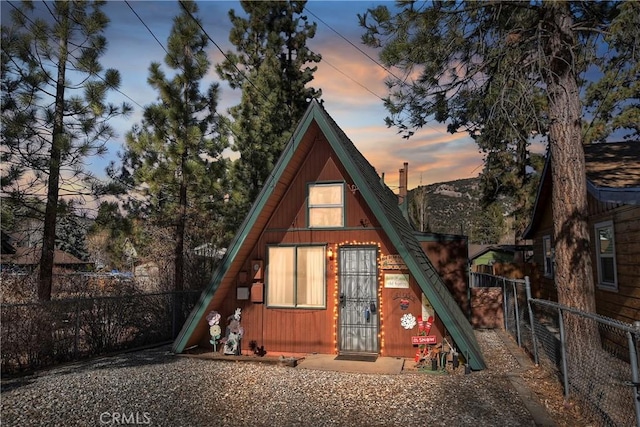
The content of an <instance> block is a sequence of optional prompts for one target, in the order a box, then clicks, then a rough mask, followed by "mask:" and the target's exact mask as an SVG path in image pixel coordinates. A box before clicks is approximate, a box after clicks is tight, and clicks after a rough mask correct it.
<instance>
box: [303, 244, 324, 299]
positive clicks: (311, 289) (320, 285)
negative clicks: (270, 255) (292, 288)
mask: <svg viewBox="0 0 640 427" xmlns="http://www.w3.org/2000/svg"><path fill="white" fill-rule="evenodd" d="M324 272H325V260H324V248H323V247H320V246H311V247H299V248H298V277H297V279H298V280H297V297H298V304H297V305H298V306H306V307H318V306H324V283H325V280H324Z"/></svg>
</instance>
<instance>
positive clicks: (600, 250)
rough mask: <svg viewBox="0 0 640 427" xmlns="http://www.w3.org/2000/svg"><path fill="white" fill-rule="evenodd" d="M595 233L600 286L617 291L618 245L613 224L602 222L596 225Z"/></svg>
mask: <svg viewBox="0 0 640 427" xmlns="http://www.w3.org/2000/svg"><path fill="white" fill-rule="evenodd" d="M595 231H596V261H597V264H598V265H597V267H598V286H599V287H601V288H604V289H611V290H617V289H618V280H617V272H616V245H615V238H614V234H613V222H612V221H605V222H600V223H598V224H596V225H595Z"/></svg>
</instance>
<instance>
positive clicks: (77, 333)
mask: <svg viewBox="0 0 640 427" xmlns="http://www.w3.org/2000/svg"><path fill="white" fill-rule="evenodd" d="M79 339H80V302H79V301H76V326H75V331H74V337H73V359H74V360H76V359H77V358H78V341H79Z"/></svg>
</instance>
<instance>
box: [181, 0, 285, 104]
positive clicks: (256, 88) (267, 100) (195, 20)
mask: <svg viewBox="0 0 640 427" xmlns="http://www.w3.org/2000/svg"><path fill="white" fill-rule="evenodd" d="M179 1H180V6H182V8H183V9H184V11H185V12H187V13H188V14H189V16H190V17H191V19H193V22H195V23H196V25H198V27H200V30H202V32H203V33H204V35H206V36H207V38H208V39H209V40H210V41H211V43H213V45H214V46H215V47H216V48H217V49H218V50H219V51H220V53H221V54H222V56H224V58H225V59H226V60H227V61H228V62H229V63H230V64H231V65H233V68H235V69H236V71H237V72H238V73H239V74H240V75H241V76H242V78H243V79H245V80H246V81H247V82H249V84H250V85H251V86H253V88H254V89H255V90H256V91H258V93H259V94H260V95H262V97H263V98H264V100H265V101H266V102H267V103H270V101H269V97H268V96H267V95H266V94H265V93H264V92H263V91H262V90H260V89H259V88H258V86H256V85H255V84H254V83H253V82H252V81H251V79H249V77H247V76H246V75H245V73H244V72H242V71H241V70H240V68H238V66H237V65H236V64H235V63H234V62H233V61H231V60H230V59H229V57H228V56H227V54H226V53H225V52H224V51H223V50H222V48H220V46H219V45H218V43H216V41H215V40H213V38H211V36H210V35H209V33H207V31H206V30H205V29H204V27H202V24H201V23H200V21H198V20H197V19H196V17H195V16H193V14H192V13H191V11H190V10H189V9H187V7H186V6H185V5H184V2H183V1H182V0H179ZM272 107H273V108H279V107H278V106H276V105H272Z"/></svg>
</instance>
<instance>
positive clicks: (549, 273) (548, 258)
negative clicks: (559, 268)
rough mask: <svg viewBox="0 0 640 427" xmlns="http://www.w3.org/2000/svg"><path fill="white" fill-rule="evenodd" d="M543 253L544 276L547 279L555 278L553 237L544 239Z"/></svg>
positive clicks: (544, 237)
mask: <svg viewBox="0 0 640 427" xmlns="http://www.w3.org/2000/svg"><path fill="white" fill-rule="evenodd" d="M542 253H543V256H544V275H545V277H553V270H554V262H555V260H554V250H553V246H552V245H551V236H548V235H547V236H543V237H542Z"/></svg>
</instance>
